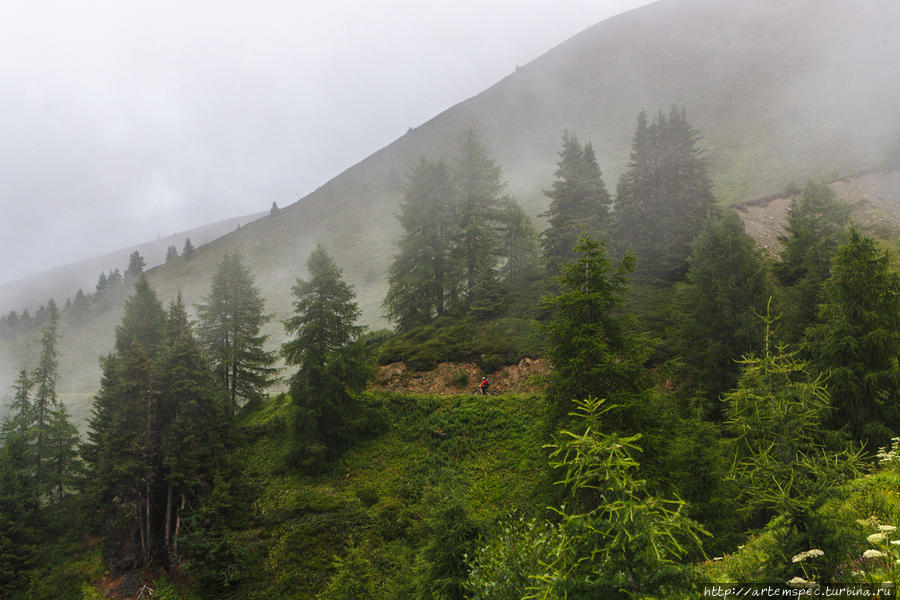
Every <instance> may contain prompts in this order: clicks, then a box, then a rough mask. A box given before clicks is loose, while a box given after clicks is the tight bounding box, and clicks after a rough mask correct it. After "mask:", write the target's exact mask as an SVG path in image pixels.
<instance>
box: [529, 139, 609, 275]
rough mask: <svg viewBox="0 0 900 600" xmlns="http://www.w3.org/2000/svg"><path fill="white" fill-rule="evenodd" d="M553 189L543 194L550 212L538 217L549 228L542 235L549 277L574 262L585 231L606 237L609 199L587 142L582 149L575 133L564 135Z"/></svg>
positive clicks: (594, 235) (592, 152) (592, 150)
mask: <svg viewBox="0 0 900 600" xmlns="http://www.w3.org/2000/svg"><path fill="white" fill-rule="evenodd" d="M562 146H563V147H562V150H560V152H559V162H558V163H557V169H556V172H555V173H554V174H553V175H554V181H553V186H552V187H551V188H550V189H549V190H545V191H544V194H545V195H546V196H547V197H548V198H550V208H549V209H548V210H547V212H546V213H544V214H543V215H541V216H544V217H547V220H548V221H549V223H550V226H549V227H548V228H547V229H546V230H545V231H544V232H543V233H542V234H541V243H542V245H543V250H544V261H545V263H546V265H547V269H548V270H549V273H550V274H551V275H555V274H556V273H558V271H559V266H560V265H561V264H563V263H568V262H571V261H572V260H574V259H575V245H576V244H577V243H578V239H579V237H580V236H581V234H582V231H584V230H586V231H587V234H588V235H590V236H591V237H594V238H599V237H601V236H602V235H604V234H605V233H606V230H607V225H608V221H609V209H610V198H609V193H608V192H607V191H606V184H605V183H604V182H603V179H602V174H601V172H600V167H599V166H598V164H597V158H596V156H595V155H594V149H593V147H592V146H591V144H590V142H588V143H586V144H584V145H583V146H582V145H581V143H580V142H579V141H578V138H577V137H576V135H575V134H574V133H571V132H569V131H565V132H564V133H563V138H562Z"/></svg>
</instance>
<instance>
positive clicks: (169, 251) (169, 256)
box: [166, 244, 178, 262]
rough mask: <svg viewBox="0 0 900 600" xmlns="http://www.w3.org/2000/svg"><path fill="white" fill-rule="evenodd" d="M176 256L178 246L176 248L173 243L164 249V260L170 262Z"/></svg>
mask: <svg viewBox="0 0 900 600" xmlns="http://www.w3.org/2000/svg"><path fill="white" fill-rule="evenodd" d="M176 258H178V248H176V247H175V245H174V244H172V245H170V246H169V248H168V249H167V250H166V262H172V261H173V260H175V259H176Z"/></svg>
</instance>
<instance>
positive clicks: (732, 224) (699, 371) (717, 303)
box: [675, 212, 772, 416]
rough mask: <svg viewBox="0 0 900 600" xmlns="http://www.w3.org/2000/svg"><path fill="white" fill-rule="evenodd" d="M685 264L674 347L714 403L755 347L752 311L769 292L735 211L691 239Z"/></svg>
mask: <svg viewBox="0 0 900 600" xmlns="http://www.w3.org/2000/svg"><path fill="white" fill-rule="evenodd" d="M689 264H690V268H689V270H688V273H687V277H686V280H685V282H683V283H681V284H679V285H678V287H677V288H676V296H675V313H676V315H677V317H676V318H677V323H676V326H677V331H678V335H677V337H676V338H675V339H676V343H675V345H676V348H675V349H676V351H677V352H678V353H679V354H680V355H681V356H682V357H683V358H684V359H685V361H686V362H687V364H688V366H689V367H690V370H691V373H690V374H689V375H690V377H691V378H692V379H693V380H695V381H696V383H697V384H698V386H699V387H700V388H702V389H703V391H704V392H705V395H706V397H707V398H708V399H709V400H711V401H712V402H714V403H711V406H710V413H709V415H710V416H720V411H719V410H718V409H719V402H718V398H719V396H720V395H721V394H722V393H724V392H726V391H727V390H729V389H731V388H733V387H734V385H735V384H736V383H737V377H738V373H739V365H738V363H737V362H736V361H737V360H738V359H740V358H741V357H742V356H744V355H745V354H749V353H750V352H752V351H754V350H758V349H759V348H760V345H761V343H762V334H761V332H760V328H759V326H758V319H757V317H756V314H757V313H759V312H762V310H763V308H764V307H765V306H766V305H767V303H768V301H769V298H770V297H771V294H772V288H771V284H770V282H769V279H768V276H767V271H766V267H765V263H764V261H763V257H762V255H761V253H760V251H759V250H758V249H757V248H756V245H755V244H754V242H753V239H752V238H750V236H748V235H747V234H746V232H745V231H744V224H743V222H742V221H741V219H740V217H738V216H737V214H736V213H734V212H728V213H727V214H726V215H725V216H724V217H723V218H721V219H711V220H710V221H709V222H708V224H707V226H706V229H704V230H703V231H702V232H701V233H700V235H698V236H697V238H696V239H695V240H694V243H693V253H692V254H691V257H690V259H689Z"/></svg>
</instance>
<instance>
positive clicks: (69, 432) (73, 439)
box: [45, 402, 79, 500]
mask: <svg viewBox="0 0 900 600" xmlns="http://www.w3.org/2000/svg"><path fill="white" fill-rule="evenodd" d="M78 443H79V437H78V429H77V428H76V427H75V425H73V424H72V420H71V418H70V417H69V411H68V409H66V406H65V404H63V403H61V402H57V403H56V405H55V406H54V407H53V408H52V409H51V411H50V414H49V418H48V420H47V436H46V456H45V458H46V469H47V483H48V486H47V488H48V491H49V492H50V493H52V494H54V495H55V496H56V498H57V500H62V499H63V496H64V495H65V494H66V492H67V491H68V490H72V489H73V488H74V486H75V483H76V473H77V471H78Z"/></svg>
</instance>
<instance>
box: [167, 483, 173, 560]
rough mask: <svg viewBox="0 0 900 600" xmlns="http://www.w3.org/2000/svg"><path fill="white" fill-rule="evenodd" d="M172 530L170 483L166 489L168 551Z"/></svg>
mask: <svg viewBox="0 0 900 600" xmlns="http://www.w3.org/2000/svg"><path fill="white" fill-rule="evenodd" d="M171 531H172V484H171V482H170V483H169V487H168V489H166V552H167V553H168V552H169V541H170V540H171V536H170V533H171Z"/></svg>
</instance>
